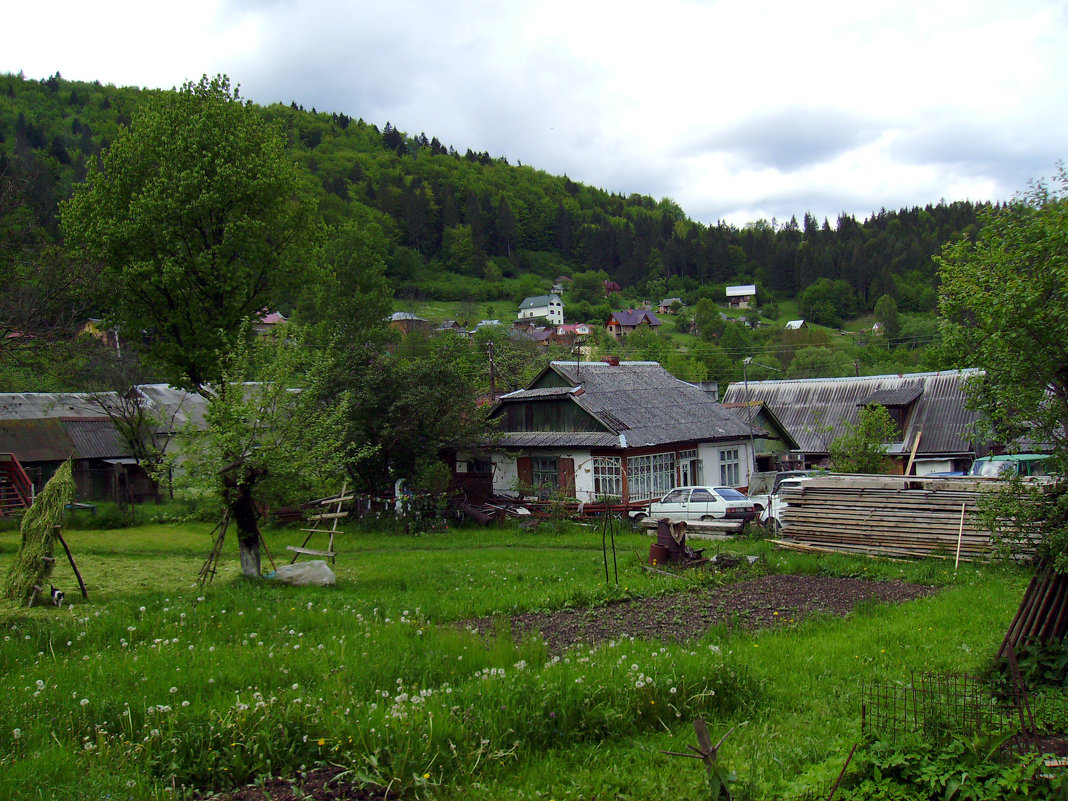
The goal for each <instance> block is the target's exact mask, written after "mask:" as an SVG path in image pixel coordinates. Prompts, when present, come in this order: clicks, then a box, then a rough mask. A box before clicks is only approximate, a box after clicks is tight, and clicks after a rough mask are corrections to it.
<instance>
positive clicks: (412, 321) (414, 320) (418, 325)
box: [389, 312, 430, 334]
mask: <svg viewBox="0 0 1068 801" xmlns="http://www.w3.org/2000/svg"><path fill="white" fill-rule="evenodd" d="M389 327H390V328H395V329H397V330H398V331H400V332H401V333H404V334H409V333H411V332H412V331H429V330H430V321H429V320H426V319H424V318H422V317H419V316H418V315H415V314H412V313H411V312H393V314H392V315H390V318H389Z"/></svg>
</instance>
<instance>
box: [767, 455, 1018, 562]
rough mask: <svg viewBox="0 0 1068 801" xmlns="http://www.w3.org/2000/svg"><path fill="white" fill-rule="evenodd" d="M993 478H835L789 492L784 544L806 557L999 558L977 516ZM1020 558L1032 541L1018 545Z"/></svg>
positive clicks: (820, 479)
mask: <svg viewBox="0 0 1068 801" xmlns="http://www.w3.org/2000/svg"><path fill="white" fill-rule="evenodd" d="M1000 485H1001V482H999V481H997V480H993V479H978V478H967V477H964V478H957V477H936V478H925V477H923V476H865V475H828V476H819V477H816V478H811V479H805V480H804V481H801V482H799V483H798V484H797V486H795V487H790V488H787V487H786V486H784V488H783V489H784V493H783V500H784V501H785V503H786V507H785V508H784V509H783V511H782V526H783V528H782V534H783V535H784V538H783V539H781V540H777V541H776V543H777V544H779V545H780V546H781V547H784V548H791V549H794V550H805V551H816V552H819V551H829V552H846V553H860V554H868V555H873V556H889V557H899V558H923V557H928V556H935V557H945V558H949V559H953V560H957V559H960V560H962V561H969V560H983V559H987V558H989V557H990V556H991V554H992V552H993V548H994V543H993V541H992V539H991V536H990V532H989V530H987V529H986V528H985V527H984V526H983V523H982V522H981V521H980V520H979V519H978V517H977V515H976V507H977V505H978V502H979V499H980V497H981V496H982V495H983V494H984V493H987V492H990V491H992V490H995V489H997V488H998V487H999V486H1000ZM1013 550H1014V553H1015V554H1016V555H1018V556H1019V555H1026V554H1028V553H1030V552H1031V550H1032V546H1031V543H1030V542H1022V543H1016V544H1014V548H1013Z"/></svg>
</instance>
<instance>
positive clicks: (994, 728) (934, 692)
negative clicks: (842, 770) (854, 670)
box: [861, 673, 1068, 744]
mask: <svg viewBox="0 0 1068 801" xmlns="http://www.w3.org/2000/svg"><path fill="white" fill-rule="evenodd" d="M1036 701H1037V703H1036ZM1066 716H1068V702H1066V701H1065V699H1064V697H1063V696H1060V697H1059V699H1057V700H1055V701H1054V702H1053V703H1050V702H1049V700H1048V699H1045V698H1041V697H1040V698H1037V699H1036V698H1033V697H1032V698H1030V699H1028V697H1027V694H1026V692H1023V693H1019V692H1013V689H1012V688H1011V687H1009V686H1004V685H994V684H991V683H989V682H988V681H986V680H984V679H981V678H979V677H976V676H967V675H958V674H941V673H939V674H936V673H916V674H913V675H912V677H911V680H910V681H909V682H874V681H873V682H868V683H866V684H865V685H864V687H863V690H862V706H861V731H862V733H863V734H864V735H865V736H870V737H878V738H881V739H888V740H893V741H896V740H897V739H898V738H900V737H902V736H903V735H906V734H921V735H923V736H925V737H927V738H930V739H941V738H943V737H946V736H950V735H975V734H999V733H1006V734H1007V733H1014V732H1016V733H1026V734H1030V735H1034V734H1035V733H1036V731H1037V732H1041V731H1044V730H1045V731H1048V730H1050V729H1051V728H1052V729H1058V728H1060V727H1061V726H1062V724H1063V721H1064V720H1065V719H1066ZM1025 741H1026V740H1021V741H1020V742H1021V744H1022V743H1023V742H1025Z"/></svg>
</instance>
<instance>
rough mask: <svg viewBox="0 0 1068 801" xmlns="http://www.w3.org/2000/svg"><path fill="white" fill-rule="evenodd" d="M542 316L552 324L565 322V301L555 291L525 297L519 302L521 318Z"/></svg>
mask: <svg viewBox="0 0 1068 801" xmlns="http://www.w3.org/2000/svg"><path fill="white" fill-rule="evenodd" d="M533 317H541V318H544V319H546V320H548V321H549V322H550V323H551V324H552V325H563V324H564V302H563V301H562V300H560V296H559V295H557V294H556V293H555V292H553V293H552V294H549V295H534V296H533V297H529V298H524V299H523V302H522V303H520V304H519V317H518V318H517V319H519V320H529V319H531V318H533Z"/></svg>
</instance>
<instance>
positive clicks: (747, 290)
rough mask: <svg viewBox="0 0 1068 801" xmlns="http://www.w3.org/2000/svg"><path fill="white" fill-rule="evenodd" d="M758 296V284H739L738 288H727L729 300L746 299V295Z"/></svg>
mask: <svg viewBox="0 0 1068 801" xmlns="http://www.w3.org/2000/svg"><path fill="white" fill-rule="evenodd" d="M755 294H756V284H738V285H736V286H729V287H727V297H728V298H738V297H744V296H746V295H755Z"/></svg>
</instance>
